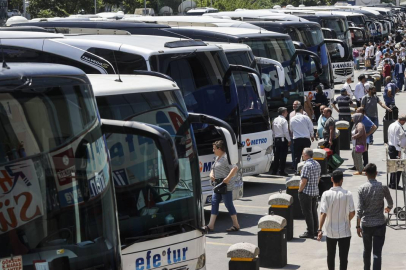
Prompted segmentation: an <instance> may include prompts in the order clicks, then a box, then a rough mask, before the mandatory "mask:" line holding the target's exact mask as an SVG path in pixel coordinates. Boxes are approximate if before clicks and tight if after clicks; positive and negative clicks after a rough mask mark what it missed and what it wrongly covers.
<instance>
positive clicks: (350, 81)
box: [343, 77, 354, 100]
mask: <svg viewBox="0 0 406 270" xmlns="http://www.w3.org/2000/svg"><path fill="white" fill-rule="evenodd" d="M351 83H352V78H351V77H349V78H347V81H346V82H345V84H344V86H343V88H345V90H347V94H348V95H349V96H350V99H351V100H352V98H353V96H354V92H353V91H352V87H351V85H350V84H351Z"/></svg>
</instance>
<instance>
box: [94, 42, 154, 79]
mask: <svg viewBox="0 0 406 270" xmlns="http://www.w3.org/2000/svg"><path fill="white" fill-rule="evenodd" d="M87 51H88V52H91V53H94V54H96V55H98V56H100V57H102V58H104V59H106V60H107V61H109V62H110V63H111V64H112V65H113V66H114V67H117V68H118V71H119V72H120V73H122V74H133V72H134V70H147V69H148V68H147V62H146V61H145V59H144V57H142V56H141V55H138V54H133V53H126V52H121V51H114V50H110V49H102V48H89V49H88V50H87Z"/></svg>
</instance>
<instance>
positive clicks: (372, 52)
mask: <svg viewBox="0 0 406 270" xmlns="http://www.w3.org/2000/svg"><path fill="white" fill-rule="evenodd" d="M374 55H375V47H374V44H373V43H372V42H371V41H370V42H369V57H374Z"/></svg>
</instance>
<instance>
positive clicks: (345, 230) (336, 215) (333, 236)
mask: <svg viewBox="0 0 406 270" xmlns="http://www.w3.org/2000/svg"><path fill="white" fill-rule="evenodd" d="M343 180H344V177H343V172H342V171H338V170H336V171H334V172H333V174H332V176H331V182H333V187H332V188H331V189H330V190H327V191H325V192H324V193H323V196H322V197H321V203H320V225H319V230H318V231H317V232H318V236H317V240H319V241H320V240H321V238H322V236H323V231H322V228H323V225H324V223H326V225H325V226H324V228H325V229H326V242H327V266H328V269H329V270H334V269H335V257H336V247H337V243H338V248H339V256H340V270H346V269H347V265H348V252H349V250H350V241H351V229H350V227H351V226H350V221H351V219H352V218H353V217H354V216H355V207H354V200H353V198H352V194H351V192H350V191H347V190H345V189H343V188H342V187H341V186H342V185H343Z"/></svg>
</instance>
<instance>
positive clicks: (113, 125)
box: [101, 119, 180, 192]
mask: <svg viewBox="0 0 406 270" xmlns="http://www.w3.org/2000/svg"><path fill="white" fill-rule="evenodd" d="M101 123H102V126H101V129H102V132H103V134H109V133H110V134H131V135H138V136H143V137H147V138H150V139H152V140H154V142H155V144H156V146H157V147H158V150H159V151H160V152H161V154H162V162H163V166H164V170H165V175H166V178H167V180H168V189H169V191H170V192H173V191H174V190H175V188H176V186H177V185H178V183H179V175H180V174H179V160H178V154H177V151H176V147H175V144H174V142H173V140H172V138H171V135H170V134H169V133H168V131H166V130H165V129H163V128H160V127H158V126H154V125H150V124H144V123H140V122H135V121H118V120H109V119H101Z"/></svg>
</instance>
